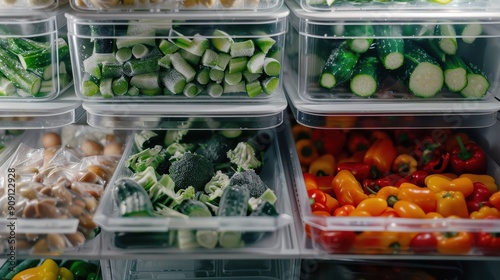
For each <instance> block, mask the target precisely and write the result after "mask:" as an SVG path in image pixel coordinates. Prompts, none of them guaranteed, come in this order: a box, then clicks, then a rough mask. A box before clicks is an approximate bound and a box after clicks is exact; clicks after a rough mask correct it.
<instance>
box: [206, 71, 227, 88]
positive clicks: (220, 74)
mask: <svg viewBox="0 0 500 280" xmlns="http://www.w3.org/2000/svg"><path fill="white" fill-rule="evenodd" d="M208 76H209V77H210V80H212V81H214V82H216V83H218V84H219V83H221V82H222V80H224V71H222V70H218V69H214V68H212V69H210V72H209V73H208Z"/></svg>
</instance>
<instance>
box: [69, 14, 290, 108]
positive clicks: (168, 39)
mask: <svg viewBox="0 0 500 280" xmlns="http://www.w3.org/2000/svg"><path fill="white" fill-rule="evenodd" d="M288 13H289V11H288V9H287V8H286V7H282V8H281V9H280V10H278V11H276V12H268V13H262V14H259V15H258V16H257V15H254V14H251V13H246V14H245V13H243V12H239V13H232V12H227V13H224V15H222V16H221V15H220V14H217V13H212V14H210V13H208V12H205V13H194V12H193V13H179V14H151V13H134V14H131V15H127V16H124V15H120V14H106V15H104V14H94V15H88V14H83V13H68V14H67V15H66V16H67V18H68V26H69V32H68V34H69V40H70V46H71V48H72V52H71V56H72V62H73V63H74V65H75V67H74V68H73V70H74V75H75V77H76V82H75V88H76V93H77V95H78V96H79V97H80V98H82V99H84V100H89V101H111V100H112V101H135V102H151V101H162V100H184V101H186V100H203V101H211V102H214V101H215V100H217V102H221V101H228V100H230V101H245V102H255V100H262V99H268V98H269V97H271V96H272V95H274V94H276V93H279V92H280V90H281V84H282V82H281V76H282V75H281V74H282V67H281V63H282V57H283V48H284V43H285V33H286V31H287V24H286V18H287V15H288ZM229 48H230V50H229ZM228 51H229V52H228ZM266 92H267V93H266Z"/></svg>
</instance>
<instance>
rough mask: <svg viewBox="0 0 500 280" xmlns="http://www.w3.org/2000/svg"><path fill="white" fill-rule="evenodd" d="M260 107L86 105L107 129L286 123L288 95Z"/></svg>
mask: <svg viewBox="0 0 500 280" xmlns="http://www.w3.org/2000/svg"><path fill="white" fill-rule="evenodd" d="M266 101H267V102H265V103H259V104H250V103H249V104H234V103H229V102H228V103H219V104H214V105H212V104H207V103H182V104H181V103H173V102H172V103H168V104H162V105H158V104H146V103H134V104H130V103H128V104H113V105H108V104H99V103H96V102H84V104H83V108H84V109H85V110H86V111H87V123H88V124H89V125H91V126H93V127H96V128H108V129H113V128H114V129H179V128H184V127H186V125H187V124H190V125H192V126H195V127H197V128H205V129H211V128H212V129H215V128H217V127H220V126H221V125H224V128H227V129H242V128H245V129H267V128H273V127H276V126H279V125H280V124H281V123H282V122H283V111H284V110H285V109H286V108H287V102H286V98H285V94H284V93H283V92H280V93H276V94H275V95H274V96H272V97H271V98H269V99H267V100H266Z"/></svg>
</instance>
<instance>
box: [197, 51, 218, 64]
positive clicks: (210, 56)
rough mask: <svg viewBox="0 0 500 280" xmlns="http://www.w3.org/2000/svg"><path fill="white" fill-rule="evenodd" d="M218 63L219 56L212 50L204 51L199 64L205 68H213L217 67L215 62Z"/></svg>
mask: <svg viewBox="0 0 500 280" xmlns="http://www.w3.org/2000/svg"><path fill="white" fill-rule="evenodd" d="M218 61H219V55H218V54H217V53H216V52H215V51H213V50H210V49H208V50H206V51H205V53H204V54H203V57H202V58H201V64H202V65H203V66H207V67H215V66H217V62H218Z"/></svg>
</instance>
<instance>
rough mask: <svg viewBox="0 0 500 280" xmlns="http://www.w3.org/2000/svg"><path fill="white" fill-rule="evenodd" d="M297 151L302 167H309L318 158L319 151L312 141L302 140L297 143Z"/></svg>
mask: <svg viewBox="0 0 500 280" xmlns="http://www.w3.org/2000/svg"><path fill="white" fill-rule="evenodd" d="M295 149H297V154H298V156H299V162H300V164H301V165H303V166H304V165H305V166H309V164H311V162H313V161H314V160H315V159H316V158H317V157H318V151H317V150H316V147H315V146H314V143H313V142H312V141H311V140H310V139H300V140H298V141H297V142H295Z"/></svg>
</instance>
